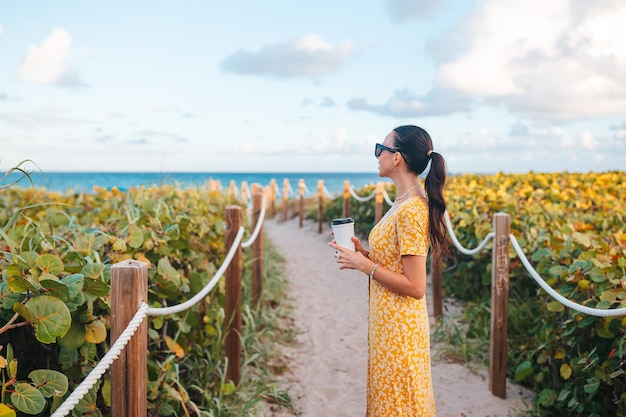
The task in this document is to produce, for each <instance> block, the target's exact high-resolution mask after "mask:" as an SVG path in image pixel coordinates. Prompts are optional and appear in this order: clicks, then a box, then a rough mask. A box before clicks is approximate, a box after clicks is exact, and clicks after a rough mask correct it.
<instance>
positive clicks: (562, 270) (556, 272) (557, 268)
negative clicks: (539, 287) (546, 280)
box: [548, 265, 567, 278]
mask: <svg viewBox="0 0 626 417" xmlns="http://www.w3.org/2000/svg"><path fill="white" fill-rule="evenodd" d="M566 273H567V267H565V266H563V265H554V266H552V267H550V269H549V270H548V274H550V276H553V277H556V278H562V277H563V276H565V274H566Z"/></svg>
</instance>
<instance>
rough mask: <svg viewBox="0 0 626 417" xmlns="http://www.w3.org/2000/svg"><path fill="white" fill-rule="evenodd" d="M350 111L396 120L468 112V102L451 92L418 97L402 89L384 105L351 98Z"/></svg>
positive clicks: (439, 90)
mask: <svg viewBox="0 0 626 417" xmlns="http://www.w3.org/2000/svg"><path fill="white" fill-rule="evenodd" d="M346 105H347V106H348V108H349V109H351V110H366V111H370V112H372V113H377V114H380V115H382V116H391V117H396V118H398V117H399V118H404V117H422V116H440V115H446V114H450V113H455V112H462V111H467V110H469V108H470V106H469V101H468V100H467V98H466V97H464V96H463V95H461V94H459V93H457V92H455V91H453V90H450V89H448V90H443V89H435V90H432V91H431V92H430V93H428V94H426V95H423V96H418V95H416V94H415V93H413V92H412V91H410V90H408V89H406V88H404V89H400V90H396V91H395V92H394V93H393V94H392V96H391V97H390V98H389V100H387V102H386V103H384V104H370V103H369V102H368V101H367V99H365V98H362V97H358V98H353V99H351V100H349V101H348V103H347V104H346Z"/></svg>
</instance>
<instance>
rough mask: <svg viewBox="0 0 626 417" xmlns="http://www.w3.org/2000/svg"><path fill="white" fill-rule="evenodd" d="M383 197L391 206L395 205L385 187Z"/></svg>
mask: <svg viewBox="0 0 626 417" xmlns="http://www.w3.org/2000/svg"><path fill="white" fill-rule="evenodd" d="M383 197H384V199H385V201H386V202H387V204H389V205H390V206H393V201H391V199H390V198H389V194H387V190H385V189H384V188H383Z"/></svg>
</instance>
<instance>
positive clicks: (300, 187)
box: [298, 178, 304, 228]
mask: <svg viewBox="0 0 626 417" xmlns="http://www.w3.org/2000/svg"><path fill="white" fill-rule="evenodd" d="M298 193H299V194H300V228H302V226H303V225H304V179H302V178H300V181H299V182H298Z"/></svg>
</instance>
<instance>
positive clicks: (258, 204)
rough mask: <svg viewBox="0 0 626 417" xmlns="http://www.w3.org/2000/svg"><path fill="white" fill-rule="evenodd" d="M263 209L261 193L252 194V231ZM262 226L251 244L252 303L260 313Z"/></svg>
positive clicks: (261, 298) (262, 260) (262, 258)
mask: <svg viewBox="0 0 626 417" xmlns="http://www.w3.org/2000/svg"><path fill="white" fill-rule="evenodd" d="M262 208H263V193H262V192H258V191H257V192H255V193H254V194H252V217H253V219H254V226H253V229H252V230H256V226H257V224H258V223H259V221H263V219H261V209H262ZM263 262H264V257H263V224H261V228H260V229H259V235H258V236H257V238H256V239H255V240H254V242H252V303H253V305H254V306H255V307H256V308H257V309H258V311H259V312H261V310H262V308H263Z"/></svg>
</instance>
